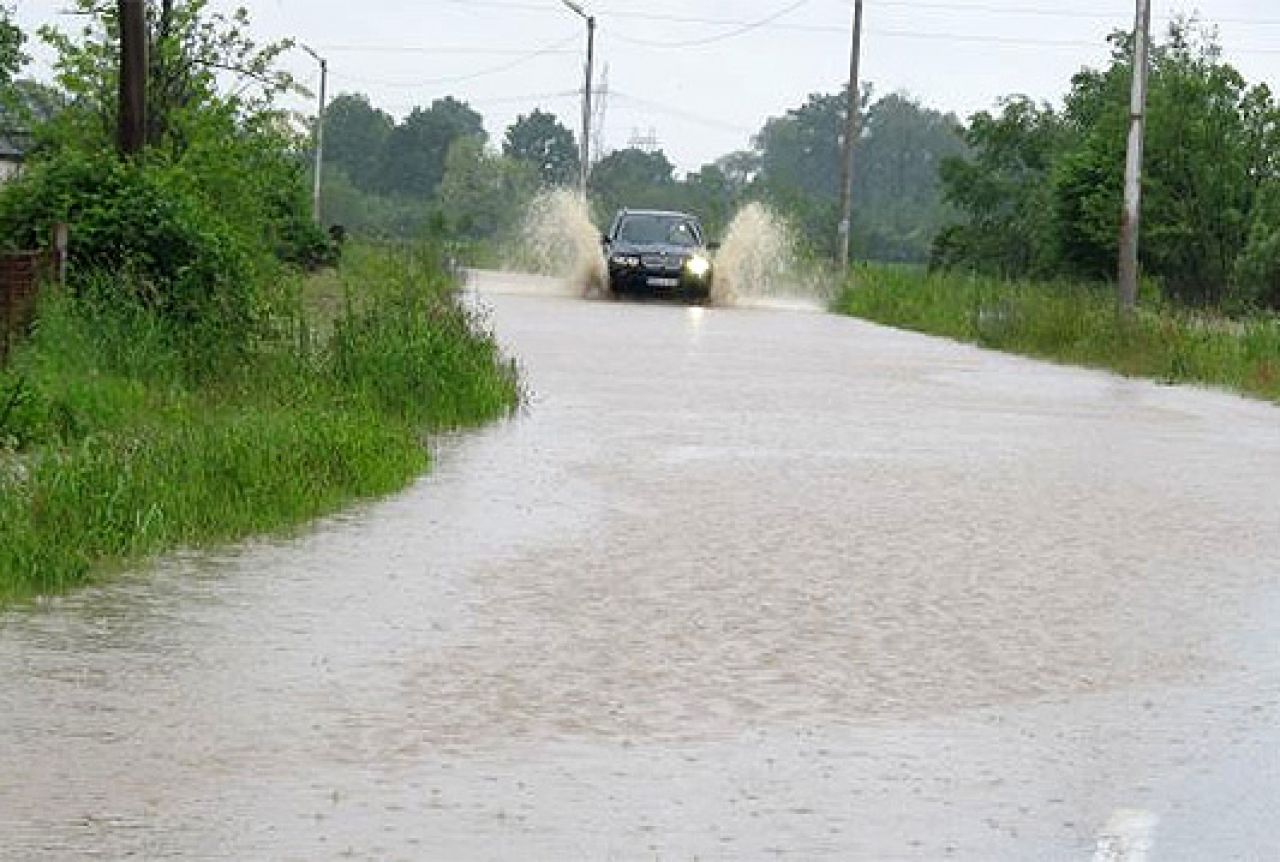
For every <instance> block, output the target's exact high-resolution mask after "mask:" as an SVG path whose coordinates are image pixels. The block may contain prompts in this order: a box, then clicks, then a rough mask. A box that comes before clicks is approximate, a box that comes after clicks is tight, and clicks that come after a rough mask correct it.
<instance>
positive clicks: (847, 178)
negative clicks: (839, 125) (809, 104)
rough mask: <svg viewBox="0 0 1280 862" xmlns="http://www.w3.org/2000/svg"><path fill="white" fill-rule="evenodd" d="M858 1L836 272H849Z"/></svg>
mask: <svg viewBox="0 0 1280 862" xmlns="http://www.w3.org/2000/svg"><path fill="white" fill-rule="evenodd" d="M861 62H862V0H856V2H855V3H854V4H853V50H852V51H851V53H850V58H849V109H848V116H847V118H846V123H845V130H844V159H843V160H842V162H843V163H842V164H841V166H840V272H841V273H842V274H843V273H845V272H847V271H848V269H849V235H850V233H852V231H853V159H854V153H855V149H856V146H857V143H858V129H859V126H860V123H859V116H858V115H859V113H860V112H861V110H862V86H861V81H860V80H859V66H860V65H861Z"/></svg>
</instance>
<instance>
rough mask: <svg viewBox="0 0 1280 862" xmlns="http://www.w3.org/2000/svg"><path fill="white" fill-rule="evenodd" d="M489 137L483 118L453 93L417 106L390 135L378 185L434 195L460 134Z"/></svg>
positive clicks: (399, 191)
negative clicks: (425, 105)
mask: <svg viewBox="0 0 1280 862" xmlns="http://www.w3.org/2000/svg"><path fill="white" fill-rule="evenodd" d="M468 137H470V138H477V139H479V140H480V141H484V140H486V139H487V136H486V134H485V131H484V120H483V119H482V118H481V116H480V115H479V114H477V113H476V112H475V111H473V110H472V109H471V108H470V107H469V106H468V105H467V104H466V103H464V102H460V101H458V100H457V99H454V98H453V97H451V96H446V97H445V98H443V99H437V100H436V101H435V102H433V103H432V104H431V107H430V108H428V109H426V110H423V109H422V108H414V109H413V111H412V112H411V113H410V114H409V116H408V117H406V118H405V120H404V122H403V123H401V124H400V125H398V126H396V127H395V128H394V129H393V130H392V131H391V134H390V136H389V137H388V139H387V146H386V149H385V151H384V155H383V160H382V167H381V171H380V174H381V176H380V180H379V185H380V189H381V191H383V192H387V193H393V194H404V195H416V196H418V197H424V198H425V197H431V196H432V195H434V194H435V193H436V190H437V189H439V187H440V182H441V180H443V179H444V171H445V160H446V159H447V158H448V156H449V149H450V147H452V146H453V144H454V143H455V142H456V141H457V140H459V139H460V138H468Z"/></svg>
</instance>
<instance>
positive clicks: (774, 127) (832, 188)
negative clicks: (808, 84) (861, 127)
mask: <svg viewBox="0 0 1280 862" xmlns="http://www.w3.org/2000/svg"><path fill="white" fill-rule="evenodd" d="M865 98H866V97H865V96H864V101H865ZM846 105H847V101H846V99H845V96H844V95H843V94H839V93H835V94H814V95H812V96H810V97H809V99H808V101H806V102H805V103H804V104H803V105H801V106H800V107H799V108H794V109H792V110H790V111H788V112H787V113H786V114H785V115H784V116H781V117H773V118H771V119H769V120H768V121H767V122H766V123H765V125H764V128H763V129H762V130H761V132H760V134H759V135H758V136H757V137H756V140H755V147H756V150H757V151H759V153H760V181H761V183H762V185H763V186H764V188H765V189H766V190H767V191H769V192H774V193H778V194H779V195H780V196H783V197H794V196H796V195H797V194H798V195H801V196H803V197H808V198H813V199H816V200H838V199H839V197H840V157H841V151H842V147H843V141H844V131H845V106H846ZM833 229H834V228H833Z"/></svg>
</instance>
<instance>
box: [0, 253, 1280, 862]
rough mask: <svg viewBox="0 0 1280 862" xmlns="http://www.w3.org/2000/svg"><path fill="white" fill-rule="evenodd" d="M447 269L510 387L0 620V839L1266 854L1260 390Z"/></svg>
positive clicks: (1272, 811) (1276, 465)
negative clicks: (472, 300)
mask: <svg viewBox="0 0 1280 862" xmlns="http://www.w3.org/2000/svg"><path fill="white" fill-rule="evenodd" d="M478 287H479V296H478V298H477V300H476V301H478V302H481V303H482V304H485V305H487V306H491V307H492V309H493V322H494V325H495V326H496V328H497V331H498V333H499V335H500V336H501V338H502V339H503V340H504V342H506V343H507V344H508V345H509V346H510V348H511V350H512V351H513V352H514V353H515V354H516V355H518V356H519V357H520V358H521V361H522V363H523V365H524V367H525V371H526V374H527V377H528V381H529V385H530V389H531V393H532V397H531V404H530V406H529V408H528V410H527V411H526V412H525V414H524V415H522V416H520V417H519V418H517V419H515V420H513V421H511V422H508V423H505V424H503V425H500V426H497V427H494V428H490V429H487V430H484V431H481V432H478V433H475V434H468V435H461V436H458V437H457V438H455V439H450V440H446V441H444V442H443V443H442V445H441V446H440V451H439V453H438V464H437V469H436V471H435V472H434V473H433V474H432V475H431V476H429V477H427V478H425V479H423V480H422V481H421V482H419V483H418V484H417V485H415V486H414V487H413V488H412V489H410V490H409V491H407V492H406V493H404V494H402V495H400V496H399V497H397V498H395V499H392V500H389V501H385V502H381V503H377V504H373V505H369V506H367V507H364V508H361V509H359V510H357V511H354V512H352V513H349V514H347V515H345V516H342V517H340V518H336V519H332V520H329V521H327V522H324V523H322V524H319V525H317V526H315V527H314V528H312V529H308V530H307V531H305V532H303V533H302V534H300V535H298V536H296V537H294V538H290V539H279V540H272V541H264V542H261V543H258V544H252V545H249V546H245V547H241V548H238V549H236V550H233V551H227V552H223V553H219V554H208V555H204V554H202V555H188V556H184V557H180V558H177V559H172V560H168V561H166V562H164V563H162V564H160V565H159V566H157V567H156V568H155V569H153V570H148V571H143V572H138V573H134V574H130V575H128V576H126V577H123V578H120V579H117V580H114V581H112V582H111V583H110V584H109V585H107V586H104V587H101V588H96V589H91V590H88V591H85V592H82V593H79V594H77V595H75V596H73V597H70V598H66V599H60V600H56V601H52V602H48V603H46V604H44V605H42V606H40V607H36V608H32V609H24V610H19V611H14V612H9V613H8V614H4V615H0V858H2V859H5V860H9V859H12V860H26V859H36V858H40V859H85V858H88V859H98V858H100V859H119V858H123V857H136V858H146V859H164V858H201V859H272V860H282V859H298V860H314V859H331V858H332V859H342V858H355V859H377V860H384V859H406V860H413V859H441V860H473V859H474V860H487V859H504V860H506V859H512V860H525V859H591V860H597V859H625V860H630V859H663V860H668V859H670V860H675V859H681V860H686V859H703V860H707V859H726V860H729V859H733V860H737V859H772V858H782V859H796V860H808V859H921V860H926V859H929V860H931V859H940V858H956V859H974V860H979V859H981V860H987V859H1010V860H1013V859H1031V858H1034V859H1063V860H1121V859H1145V858H1150V859H1160V860H1165V859H1177V860H1181V859H1186V860H1199V859H1273V858H1277V857H1278V856H1280V826H1278V825H1277V824H1278V823H1280V493H1277V480H1278V479H1280V410H1276V409H1275V408H1273V407H1269V406H1265V405H1261V404H1255V403H1250V402H1246V401H1243V400H1239V399H1236V398H1233V397H1229V396H1226V395H1221V394H1216V393H1211V392H1205V391H1199V390H1192V389H1169V388H1162V387H1159V386H1156V385H1153V384H1148V383H1141V382H1133V381H1125V380H1121V379H1119V378H1115V377H1112V376H1109V375H1105V374H1098V373H1093V372H1087V371H1080V370H1073V369H1066V368H1059V367H1055V366H1051V365H1045V364H1039V363H1034V362H1029V361H1024V360H1020V359H1015V358H1011V357H1006V356H1001V355H998V354H991V353H985V352H981V351H978V350H975V349H971V348H968V347H963V346H958V345H955V344H951V343H949V342H944V341H937V340H932V339H928V338H924V337H920V336H916V335H910V334H904V333H898V332H894V331H891V330H886V329H881V328H877V327H872V326H869V325H866V324H863V323H860V322H857V321H853V320H848V319H843V318H837V317H831V316H827V315H823V314H818V313H804V312H800V311H779V310H776V309H775V310H761V309H699V308H686V307H681V306H674V305H659V304H631V303H608V302H584V301H581V300H576V299H572V298H568V297H563V296H556V295H554V294H555V290H554V289H553V288H554V286H553V285H552V284H551V283H549V282H544V281H540V280H536V279H530V278H511V277H498V276H492V275H488V276H483V277H481V278H480V279H479V281H478Z"/></svg>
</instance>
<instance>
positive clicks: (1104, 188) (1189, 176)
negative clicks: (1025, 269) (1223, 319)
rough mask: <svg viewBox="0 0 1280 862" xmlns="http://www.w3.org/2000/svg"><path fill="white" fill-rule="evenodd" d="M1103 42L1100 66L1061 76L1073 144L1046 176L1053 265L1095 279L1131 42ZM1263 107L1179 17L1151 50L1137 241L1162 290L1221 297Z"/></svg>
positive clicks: (1259, 179) (1264, 117)
mask: <svg viewBox="0 0 1280 862" xmlns="http://www.w3.org/2000/svg"><path fill="white" fill-rule="evenodd" d="M1113 41H1114V42H1115V46H1116V48H1115V52H1114V54H1113V57H1112V62H1111V65H1110V66H1109V67H1108V68H1107V69H1105V70H1102V71H1093V70H1086V71H1084V72H1081V73H1080V74H1079V75H1077V76H1076V78H1075V81H1074V82H1073V87H1072V92H1071V94H1070V95H1069V96H1068V98H1067V112H1066V116H1067V120H1068V122H1070V123H1073V124H1074V132H1075V133H1076V135H1077V138H1078V143H1077V144H1076V146H1075V147H1073V149H1072V151H1071V152H1070V153H1068V154H1067V155H1066V156H1065V157H1064V158H1063V160H1062V162H1061V165H1060V166H1059V169H1058V171H1057V175H1056V177H1055V184H1054V194H1055V198H1056V202H1057V208H1058V217H1059V228H1060V238H1061V248H1062V263H1063V268H1064V269H1066V270H1068V271H1071V272H1074V273H1079V274H1081V275H1085V276H1091V277H1101V278H1105V277H1108V276H1109V275H1110V274H1111V271H1112V269H1113V268H1114V265H1115V260H1116V255H1117V250H1118V242H1117V226H1118V215H1117V214H1118V213H1119V211H1120V202H1121V193H1122V182H1123V171H1124V131H1125V128H1126V124H1127V119H1128V104H1127V99H1128V94H1127V88H1128V81H1129V77H1130V69H1131V61H1130V55H1131V53H1132V51H1131V46H1130V44H1129V42H1130V40H1129V39H1128V38H1127V37H1119V36H1118V37H1115V38H1114V39H1113ZM1275 110H1276V109H1275V106H1274V104H1273V102H1272V99H1271V96H1270V93H1269V91H1267V90H1266V88H1265V87H1259V88H1250V87H1249V86H1248V85H1247V83H1246V82H1245V80H1244V78H1243V77H1242V76H1241V75H1240V73H1239V72H1237V71H1236V70H1235V69H1234V68H1232V67H1231V66H1229V65H1227V64H1225V63H1223V62H1222V61H1221V59H1220V56H1219V51H1218V48H1217V46H1216V45H1215V44H1214V43H1213V42H1212V41H1211V40H1207V39H1205V40H1200V41H1195V40H1194V39H1193V38H1192V33H1191V32H1190V30H1189V29H1188V28H1187V25H1186V24H1185V23H1182V22H1175V23H1174V24H1173V25H1172V26H1171V28H1170V31H1169V34H1168V37H1167V41H1166V42H1165V43H1164V44H1163V45H1160V46H1158V47H1157V48H1156V49H1155V51H1154V52H1153V55H1152V75H1151V85H1150V95H1149V97H1148V124H1147V144H1146V153H1147V157H1146V168H1145V178H1144V186H1145V190H1146V193H1145V195H1144V201H1143V225H1142V245H1141V248H1142V260H1143V264H1144V267H1145V268H1146V269H1147V271H1148V272H1151V273H1154V274H1158V275H1160V276H1161V277H1162V278H1163V280H1164V282H1165V285H1166V288H1167V289H1168V291H1169V293H1170V294H1171V295H1172V296H1173V297H1175V298H1177V299H1180V300H1183V301H1188V302H1194V303H1211V304H1218V303H1221V302H1222V301H1223V300H1224V299H1226V297H1227V294H1228V292H1229V288H1230V283H1231V280H1232V277H1233V270H1234V268H1235V265H1236V259H1237V257H1238V256H1239V255H1240V254H1241V252H1242V251H1243V250H1244V247H1245V245H1246V243H1247V242H1248V240H1249V234H1250V221H1251V218H1250V214H1251V212H1252V211H1253V209H1254V207H1255V204H1256V203H1257V200H1258V190H1259V188H1260V186H1261V185H1262V184H1263V183H1264V182H1265V181H1267V180H1268V179H1270V178H1274V177H1275V176H1276V173H1275V165H1274V159H1275V151H1274V149H1273V145H1274V143H1275V142H1274V140H1272V141H1270V142H1269V143H1268V141H1267V140H1266V131H1265V130H1266V127H1267V125H1268V123H1271V124H1274V122H1275V119H1274V118H1275ZM1268 117H1270V118H1271V119H1270V120H1268Z"/></svg>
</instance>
